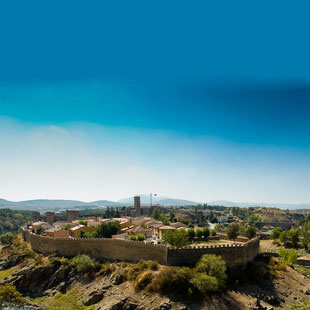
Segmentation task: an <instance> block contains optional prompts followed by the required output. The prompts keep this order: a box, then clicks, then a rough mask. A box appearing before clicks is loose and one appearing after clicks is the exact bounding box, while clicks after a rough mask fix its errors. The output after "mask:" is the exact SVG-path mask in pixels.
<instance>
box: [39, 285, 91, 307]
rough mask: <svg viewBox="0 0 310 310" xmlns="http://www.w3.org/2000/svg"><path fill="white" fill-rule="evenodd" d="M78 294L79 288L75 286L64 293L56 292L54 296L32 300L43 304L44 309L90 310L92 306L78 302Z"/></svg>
mask: <svg viewBox="0 0 310 310" xmlns="http://www.w3.org/2000/svg"><path fill="white" fill-rule="evenodd" d="M80 295H81V293H80V292H79V289H78V288H75V289H72V290H71V291H69V292H67V293H66V294H61V293H58V294H56V295H55V296H50V297H40V298H36V299H34V302H35V303H37V304H38V305H41V306H44V307H45V308H46V310H92V309H93V306H83V305H81V304H79V303H78V300H79V297H80Z"/></svg>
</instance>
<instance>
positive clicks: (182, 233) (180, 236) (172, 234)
mask: <svg viewBox="0 0 310 310" xmlns="http://www.w3.org/2000/svg"><path fill="white" fill-rule="evenodd" d="M163 240H164V241H165V243H168V244H170V245H173V246H177V247H182V246H186V245H188V244H189V243H190V242H189V238H188V233H187V231H186V230H185V229H176V230H168V231H166V232H165V233H164V234H163Z"/></svg>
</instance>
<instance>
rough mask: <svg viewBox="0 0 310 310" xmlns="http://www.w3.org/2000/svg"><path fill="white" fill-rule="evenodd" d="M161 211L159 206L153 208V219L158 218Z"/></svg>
mask: <svg viewBox="0 0 310 310" xmlns="http://www.w3.org/2000/svg"><path fill="white" fill-rule="evenodd" d="M160 216H161V212H160V210H159V208H155V209H154V210H153V213H152V218H153V219H155V220H160Z"/></svg>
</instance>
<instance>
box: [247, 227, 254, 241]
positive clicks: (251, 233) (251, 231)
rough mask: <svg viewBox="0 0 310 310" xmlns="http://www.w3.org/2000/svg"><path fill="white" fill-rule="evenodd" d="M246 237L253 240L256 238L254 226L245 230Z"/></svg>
mask: <svg viewBox="0 0 310 310" xmlns="http://www.w3.org/2000/svg"><path fill="white" fill-rule="evenodd" d="M245 236H246V237H247V238H249V239H252V238H254V237H255V236H256V228H255V227H253V226H248V227H247V228H246V230H245Z"/></svg>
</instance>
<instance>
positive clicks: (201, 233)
mask: <svg viewBox="0 0 310 310" xmlns="http://www.w3.org/2000/svg"><path fill="white" fill-rule="evenodd" d="M195 233H196V237H197V238H201V237H202V236H203V230H202V229H201V228H198V229H197V230H196V232H195Z"/></svg>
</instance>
